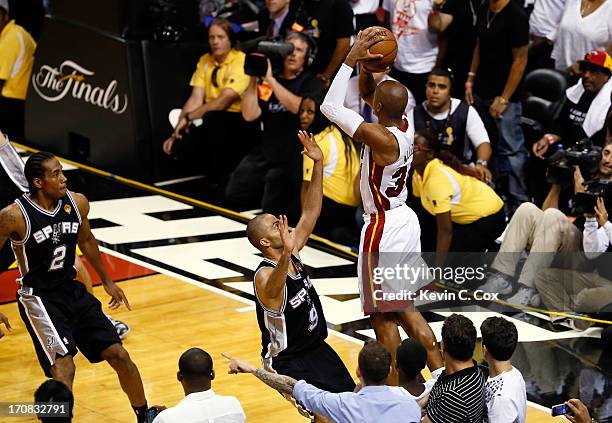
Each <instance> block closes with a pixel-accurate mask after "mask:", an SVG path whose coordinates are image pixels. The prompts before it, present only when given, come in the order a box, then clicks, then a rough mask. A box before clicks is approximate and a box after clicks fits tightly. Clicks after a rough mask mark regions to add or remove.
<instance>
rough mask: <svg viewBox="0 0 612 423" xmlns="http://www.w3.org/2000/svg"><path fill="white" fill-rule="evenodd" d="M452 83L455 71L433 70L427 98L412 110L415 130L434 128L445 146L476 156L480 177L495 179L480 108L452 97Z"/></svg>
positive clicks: (467, 157)
mask: <svg viewBox="0 0 612 423" xmlns="http://www.w3.org/2000/svg"><path fill="white" fill-rule="evenodd" d="M452 83H453V75H452V74H451V73H450V72H449V71H448V70H447V69H442V68H434V69H433V70H432V71H431V72H430V73H429V76H428V77H427V86H426V89H425V96H426V97H427V100H426V101H425V102H423V103H422V104H419V105H417V106H416V107H415V109H414V110H413V111H412V114H413V117H412V121H413V122H414V130H415V131H422V130H425V129H429V130H431V131H432V133H433V135H434V136H435V137H437V138H438V141H439V142H440V144H441V146H442V148H443V149H445V150H447V151H450V152H451V153H453V154H454V155H455V156H456V157H457V158H459V159H460V160H462V161H463V162H464V163H470V162H474V159H476V160H475V161H476V171H477V172H478V179H480V180H481V181H484V182H486V183H491V182H492V176H491V172H490V171H489V167H488V166H489V160H491V154H492V150H491V143H490V142H489V135H488V134H487V130H486V129H485V126H484V123H482V119H480V116H479V115H478V112H476V109H474V108H473V107H472V106H470V105H468V104H467V103H466V102H465V101H464V100H459V99H457V98H452V97H451V88H452ZM468 141H469V142H468Z"/></svg>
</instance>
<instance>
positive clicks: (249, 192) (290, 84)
mask: <svg viewBox="0 0 612 423" xmlns="http://www.w3.org/2000/svg"><path fill="white" fill-rule="evenodd" d="M285 40H286V41H287V42H289V43H291V44H293V46H294V50H293V53H291V54H290V55H289V56H287V57H285V58H284V60H283V70H282V71H281V73H280V74H278V75H274V74H273V73H272V69H271V66H270V65H269V66H268V73H267V74H266V76H265V77H264V78H263V80H264V81H263V84H261V85H259V84H258V78H257V77H255V76H252V77H251V80H250V83H249V86H248V88H247V90H246V92H245V94H244V97H243V100H242V116H243V117H244V119H245V120H246V121H248V122H252V121H255V120H257V119H259V120H260V121H261V123H262V124H263V132H262V142H261V146H258V147H255V148H254V149H252V150H251V151H250V152H249V153H248V154H247V156H246V157H244V159H243V160H242V161H241V162H240V164H239V165H238V167H237V168H236V169H235V171H234V172H233V173H232V175H231V177H230V180H229V183H228V185H227V187H226V190H225V195H226V199H227V201H229V202H230V203H232V204H235V205H237V206H241V207H246V206H248V207H253V206H260V207H261V208H262V209H263V211H264V213H271V214H274V215H275V216H276V215H279V214H280V213H281V212H282V213H283V214H287V216H288V217H289V219H290V221H293V220H294V219H296V218H297V216H298V210H299V195H298V193H299V192H300V190H299V186H300V180H301V178H300V170H301V166H300V161H301V155H300V144H299V142H297V140H296V139H295V132H296V130H297V129H298V120H297V119H296V115H297V114H298V112H299V108H300V102H301V100H302V96H304V95H306V94H311V95H312V94H314V95H316V94H317V93H319V92H320V91H321V90H322V84H321V83H320V82H319V81H318V80H317V79H316V78H315V77H314V76H313V75H312V74H311V73H310V72H309V71H308V70H307V69H305V67H306V66H307V62H308V60H309V58H310V57H311V56H312V47H311V44H310V40H309V39H308V37H307V36H306V35H305V34H302V33H299V32H292V33H290V34H289V35H288V36H287V38H286V39H285Z"/></svg>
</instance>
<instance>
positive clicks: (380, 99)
mask: <svg viewBox="0 0 612 423" xmlns="http://www.w3.org/2000/svg"><path fill="white" fill-rule="evenodd" d="M390 36H391V37H392V35H390V34H389V32H388V30H386V29H385V28H381V27H371V28H367V29H365V30H363V31H361V32H360V33H359V35H358V37H357V41H356V42H355V44H353V47H352V48H351V51H350V52H349V53H348V55H347V57H346V59H345V61H344V64H343V65H342V67H341V68H340V70H339V71H338V73H337V74H336V77H335V78H334V81H333V82H332V84H331V86H330V89H329V91H328V93H327V95H326V97H325V100H324V102H323V104H322V105H321V112H323V114H324V115H325V116H326V117H327V118H328V119H329V120H331V121H332V122H334V123H335V124H337V125H338V126H339V127H340V128H341V129H342V130H343V131H344V132H345V133H346V134H347V135H348V136H350V137H352V138H353V139H355V140H357V141H359V142H361V143H363V144H364V148H363V150H362V152H361V177H360V187H361V198H362V202H363V207H364V212H365V216H364V217H365V225H364V226H363V228H362V232H361V240H360V246H359V261H358V265H357V266H358V267H357V274H358V279H359V288H360V293H361V300H362V305H363V307H364V312H366V313H367V314H370V321H371V323H372V326H373V328H374V331H375V333H376V338H377V339H378V340H379V341H380V342H382V343H383V344H384V345H385V346H386V347H387V349H388V350H389V351H390V352H391V354H392V355H393V361H392V362H395V353H396V350H397V346H398V345H399V343H400V335H399V330H398V328H397V324H398V323H399V324H401V325H402V327H403V328H404V330H405V331H406V332H407V333H408V335H409V336H410V337H411V338H413V339H415V340H417V341H418V342H420V343H421V344H422V345H423V346H424V347H425V348H426V349H427V365H428V367H429V369H430V370H431V371H434V370H437V369H439V368H440V367H442V358H441V356H440V353H439V351H438V349H437V347H436V340H435V336H434V334H433V331H432V330H431V328H430V327H429V325H428V324H427V322H426V321H425V319H424V318H423V316H422V315H421V313H420V312H418V311H416V309H415V308H414V304H413V303H412V301H406V300H401V301H393V300H391V301H385V300H381V299H380V296H379V295H378V294H377V292H376V285H375V284H374V283H372V282H373V272H374V271H375V269H376V268H377V267H379V266H381V263H380V261H381V260H387V261H389V258H390V257H393V258H395V259H396V263H390V262H389V263H388V264H387V265H388V266H390V267H394V266H395V264H397V260H398V257H400V256H401V257H404V259H405V258H406V256H408V260H410V261H413V260H414V258H415V256H417V255H416V254H415V253H419V252H420V251H421V241H420V234H421V229H420V226H419V221H418V218H417V216H416V214H415V213H414V211H412V210H411V209H410V208H409V207H408V206H407V205H406V198H407V194H408V191H407V188H406V178H407V175H408V171H409V170H410V163H411V161H412V148H413V142H414V129H413V128H409V127H408V122H407V120H406V119H405V118H404V116H403V113H404V110H405V108H406V103H407V102H408V91H407V89H406V87H404V86H403V85H402V84H400V83H399V82H397V81H384V82H382V83H381V84H379V85H378V86H377V87H376V90H375V92H374V96H373V98H372V99H364V100H366V101H368V100H370V103H371V104H370V107H371V108H372V111H373V112H374V113H375V114H376V116H377V117H378V123H366V122H365V121H364V119H363V118H362V117H361V116H360V115H359V114H357V113H355V112H354V111H352V110H350V109H347V108H346V107H344V105H343V103H344V98H345V96H346V90H347V87H348V81H349V78H350V77H351V74H352V72H353V68H354V67H355V65H356V64H357V63H359V62H361V63H366V64H368V63H369V65H368V66H369V68H370V69H372V68H380V63H378V62H380V60H381V59H382V58H383V57H385V56H384V55H383V54H373V53H372V52H371V51H370V48H371V47H373V46H374V45H375V44H377V43H379V42H381V41H388V40H389V37H390ZM365 67H366V66H362V70H363V71H366V70H365ZM398 253H400V254H399V255H398ZM402 254H403V255H402ZM423 284H424V283H423ZM407 288H408V289H409V290H411V291H413V292H414V291H415V290H416V289H418V288H419V285H408V287H407ZM388 382H389V383H390V384H397V382H398V380H397V372H396V371H395V369H394V371H393V372H392V373H391V375H390V376H389V379H388Z"/></svg>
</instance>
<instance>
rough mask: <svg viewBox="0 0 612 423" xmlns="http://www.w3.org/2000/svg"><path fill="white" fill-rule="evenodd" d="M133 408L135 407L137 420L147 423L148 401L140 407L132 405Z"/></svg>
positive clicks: (139, 422)
mask: <svg viewBox="0 0 612 423" xmlns="http://www.w3.org/2000/svg"><path fill="white" fill-rule="evenodd" d="M132 408H133V409H134V413H135V414H136V421H137V422H138V423H146V421H147V403H146V402H145V403H144V405H142V406H140V407H134V406H132Z"/></svg>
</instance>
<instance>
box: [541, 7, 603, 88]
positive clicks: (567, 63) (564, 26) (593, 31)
mask: <svg viewBox="0 0 612 423" xmlns="http://www.w3.org/2000/svg"><path fill="white" fill-rule="evenodd" d="M557 28H558V29H557V32H556V34H555V38H554V47H553V51H552V58H553V59H554V61H555V69H557V70H560V71H562V72H569V74H570V76H573V77H577V76H579V75H580V72H579V69H578V63H577V61H578V60H580V59H581V58H582V57H583V56H584V55H585V54H586V53H588V52H589V51H591V50H606V49H607V50H608V52H609V53H610V52H612V1H610V0H567V1H566V3H565V9H564V11H563V17H562V18H561V23H560V24H559V25H558V27H557Z"/></svg>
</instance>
